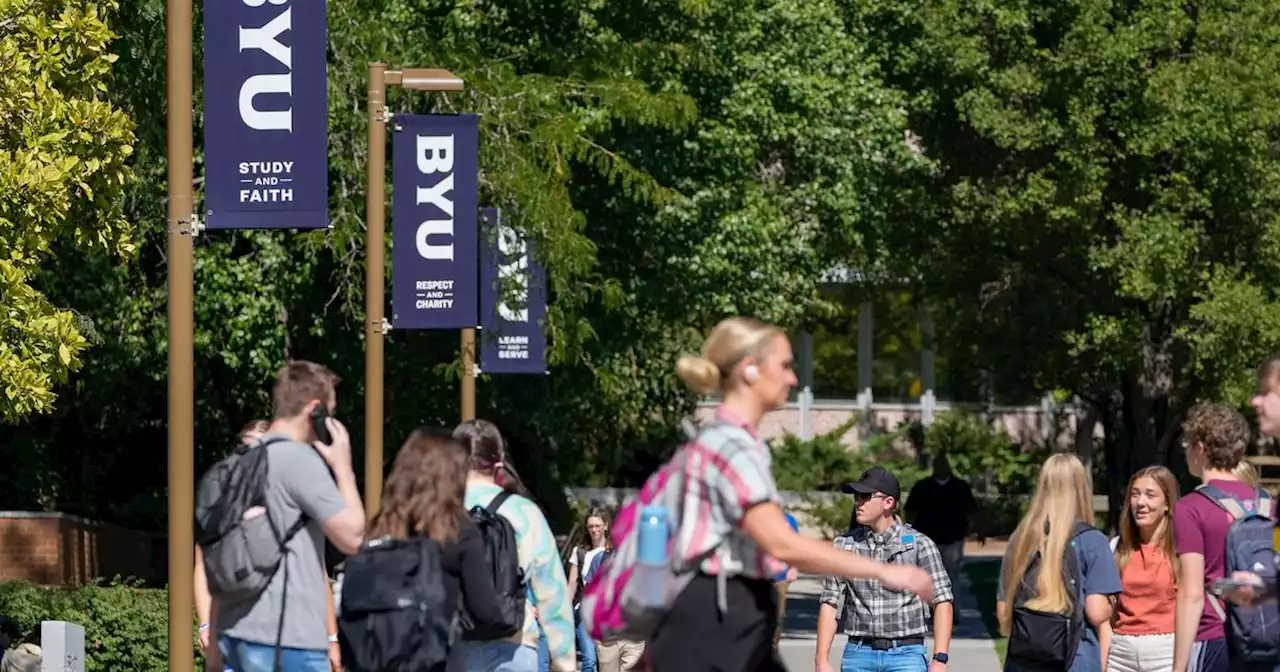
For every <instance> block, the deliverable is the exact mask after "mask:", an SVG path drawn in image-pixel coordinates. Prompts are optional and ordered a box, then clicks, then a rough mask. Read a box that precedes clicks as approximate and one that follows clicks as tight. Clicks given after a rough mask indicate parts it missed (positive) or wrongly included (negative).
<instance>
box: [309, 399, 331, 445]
mask: <svg viewBox="0 0 1280 672" xmlns="http://www.w3.org/2000/svg"><path fill="white" fill-rule="evenodd" d="M328 418H329V409H328V407H326V406H325V405H323V404H321V405H319V406H316V407H315V408H314V409H312V410H311V431H313V432H315V433H316V441H319V442H320V443H323V444H324V445H326V446H327V445H329V444H331V443H333V437H332V436H330V435H329V426H328V425H327V424H325V420H327V419H328Z"/></svg>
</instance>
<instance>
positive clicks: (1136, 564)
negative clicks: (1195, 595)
mask: <svg viewBox="0 0 1280 672" xmlns="http://www.w3.org/2000/svg"><path fill="white" fill-rule="evenodd" d="M1128 495H1129V496H1128V497H1127V498H1126V499H1125V502H1124V509H1123V510H1122V511H1121V513H1120V536H1119V537H1117V538H1116V539H1115V540H1114V541H1115V544H1116V546H1115V552H1116V564H1117V565H1118V566H1119V568H1120V585H1121V587H1122V589H1123V590H1121V592H1120V596H1119V597H1118V598H1117V599H1116V607H1115V615H1114V618H1113V620H1112V624H1111V626H1112V629H1113V630H1114V631H1115V634H1114V635H1113V636H1112V638H1111V651H1110V655H1109V657H1108V658H1107V672H1169V671H1170V670H1172V669H1173V624H1174V612H1175V610H1174V607H1175V605H1176V604H1177V595H1178V563H1177V560H1176V558H1177V556H1176V555H1174V550H1173V507H1174V502H1175V501H1176V500H1177V497H1178V480H1177V479H1176V478H1174V476H1173V472H1171V471H1169V470H1168V469H1166V468H1164V467H1160V466H1154V467H1147V468H1146V469H1141V470H1139V471H1138V472H1137V473H1135V474H1134V475H1133V477H1132V478H1130V479H1129V490H1128Z"/></svg>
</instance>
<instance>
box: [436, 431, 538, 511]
mask: <svg viewBox="0 0 1280 672" xmlns="http://www.w3.org/2000/svg"><path fill="white" fill-rule="evenodd" d="M453 436H454V438H456V439H459V440H461V441H462V442H463V444H464V445H466V446H467V447H468V448H469V449H470V451H471V468H472V470H474V471H479V472H492V471H493V470H494V469H495V468H496V469H498V471H500V472H501V473H502V483H501V485H502V489H503V490H506V491H507V492H510V493H511V494H514V495H520V496H521V497H525V498H527V499H530V500H532V499H533V495H532V494H531V493H530V492H529V489H528V488H526V487H525V485H524V480H523V479H521V478H520V474H519V473H517V472H516V469H515V467H513V466H511V464H510V463H509V462H508V461H507V449H506V442H505V441H503V439H502V433H501V432H499V431H498V427H497V425H494V424H493V423H492V422H489V421H488V420H468V421H466V422H464V423H462V424H460V425H458V427H457V428H456V429H454V430H453Z"/></svg>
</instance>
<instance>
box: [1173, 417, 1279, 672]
mask: <svg viewBox="0 0 1280 672" xmlns="http://www.w3.org/2000/svg"><path fill="white" fill-rule="evenodd" d="M1260 424H1262V425H1263V426H1264V428H1265V427H1266V424H1267V421H1266V420H1260ZM1264 431H1265V429H1264ZM1251 437H1252V432H1251V431H1250V429H1249V424H1248V422H1247V421H1246V420H1245V419H1244V417H1243V416H1241V415H1240V414H1239V413H1237V412H1236V411H1235V410H1234V409H1232V408H1230V407H1229V406H1226V405H1224V404H1199V405H1197V406H1195V407H1193V408H1192V409H1191V410H1190V411H1189V412H1188V413H1187V418H1186V420H1185V421H1184V422H1183V424H1182V439H1183V440H1182V444H1183V447H1184V449H1185V451H1186V458H1187V469H1188V470H1189V471H1190V472H1191V473H1192V475H1195V476H1198V477H1199V478H1200V481H1201V485H1200V487H1199V488H1197V489H1196V490H1195V492H1192V493H1190V494H1188V495H1186V496H1185V497H1183V498H1182V499H1180V500H1179V501H1178V505H1177V508H1176V510H1175V511H1174V516H1173V539H1174V549H1175V552H1176V553H1177V555H1178V598H1177V610H1176V615H1175V619H1174V620H1175V624H1174V630H1175V631H1174V661H1173V670H1174V672H1227V671H1228V670H1245V669H1265V670H1270V669H1272V666H1273V664H1268V665H1263V666H1261V667H1260V668H1256V667H1251V666H1248V665H1246V664H1245V662H1244V661H1233V660H1232V656H1233V655H1235V654H1236V653H1238V652H1233V651H1232V648H1233V647H1232V646H1230V644H1229V642H1228V631H1227V627H1226V624H1225V621H1226V618H1225V616H1226V610H1227V605H1226V603H1225V602H1224V601H1223V600H1222V599H1220V598H1219V597H1217V596H1215V595H1212V594H1210V593H1208V592H1207V591H1206V590H1205V587H1206V586H1207V585H1210V584H1212V583H1213V582H1214V581H1215V580H1217V579H1221V578H1223V577H1225V576H1226V575H1227V574H1228V573H1229V572H1228V569H1229V568H1228V551H1229V549H1228V541H1227V536H1228V530H1230V529H1232V527H1233V524H1234V523H1235V521H1236V520H1239V519H1242V518H1244V517H1246V516H1249V515H1252V514H1255V513H1256V514H1259V515H1262V516H1265V517H1267V518H1274V517H1275V509H1274V500H1272V499H1271V497H1270V495H1268V494H1267V493H1265V492H1264V491H1261V490H1259V489H1257V488H1255V487H1253V486H1251V485H1249V484H1248V483H1244V482H1241V481H1240V480H1239V478H1237V476H1236V474H1235V470H1236V468H1237V467H1238V466H1239V464H1240V461H1241V460H1242V459H1243V458H1244V451H1245V448H1246V446H1247V445H1248V443H1249V441H1250V439H1251ZM1264 536H1265V530H1264ZM1273 627H1274V626H1273Z"/></svg>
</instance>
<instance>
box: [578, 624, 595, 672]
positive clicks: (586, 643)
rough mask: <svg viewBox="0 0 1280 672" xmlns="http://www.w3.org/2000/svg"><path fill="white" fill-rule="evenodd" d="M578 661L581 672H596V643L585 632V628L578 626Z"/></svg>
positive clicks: (581, 625) (584, 626)
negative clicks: (580, 665)
mask: <svg viewBox="0 0 1280 672" xmlns="http://www.w3.org/2000/svg"><path fill="white" fill-rule="evenodd" d="M578 660H579V661H581V662H582V672H596V643H595V640H593V639H591V635H590V633H588V632H587V626H586V625H583V624H581V623H579V624H578Z"/></svg>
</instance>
